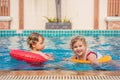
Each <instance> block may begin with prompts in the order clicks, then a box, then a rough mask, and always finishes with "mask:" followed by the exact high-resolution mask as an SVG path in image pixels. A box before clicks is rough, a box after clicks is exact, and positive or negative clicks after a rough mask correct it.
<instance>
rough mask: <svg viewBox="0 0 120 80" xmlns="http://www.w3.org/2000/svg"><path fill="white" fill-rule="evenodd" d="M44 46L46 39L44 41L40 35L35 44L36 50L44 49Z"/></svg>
mask: <svg viewBox="0 0 120 80" xmlns="http://www.w3.org/2000/svg"><path fill="white" fill-rule="evenodd" d="M44 46H45V45H44V41H43V39H42V37H39V38H38V41H37V42H36V44H34V45H33V48H34V50H36V51H39V50H42V49H44Z"/></svg>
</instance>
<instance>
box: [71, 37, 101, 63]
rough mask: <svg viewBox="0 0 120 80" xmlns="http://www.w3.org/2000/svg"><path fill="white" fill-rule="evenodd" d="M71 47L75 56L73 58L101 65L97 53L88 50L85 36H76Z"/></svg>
mask: <svg viewBox="0 0 120 80" xmlns="http://www.w3.org/2000/svg"><path fill="white" fill-rule="evenodd" d="M70 47H71V49H72V50H73V51H74V53H75V55H74V56H72V57H71V58H73V59H77V60H89V61H90V62H91V64H96V65H99V61H98V59H99V58H100V57H99V56H98V54H97V53H95V52H92V51H90V50H87V43H86V40H85V38H84V37H83V36H75V37H73V38H72V40H71V42H70Z"/></svg>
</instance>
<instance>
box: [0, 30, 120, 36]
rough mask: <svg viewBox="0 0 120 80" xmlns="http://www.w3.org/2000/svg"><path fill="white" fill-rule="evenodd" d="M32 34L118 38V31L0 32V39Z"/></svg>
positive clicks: (119, 33) (119, 34) (119, 31)
mask: <svg viewBox="0 0 120 80" xmlns="http://www.w3.org/2000/svg"><path fill="white" fill-rule="evenodd" d="M32 32H38V33H40V34H42V35H43V36H45V37H51V36H58V37H59V36H73V35H84V36H120V30H21V31H20V30H19V31H16V30H0V37H3V36H28V35H29V34H31V33H32Z"/></svg>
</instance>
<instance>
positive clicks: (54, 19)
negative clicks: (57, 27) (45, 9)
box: [45, 17, 57, 22]
mask: <svg viewBox="0 0 120 80" xmlns="http://www.w3.org/2000/svg"><path fill="white" fill-rule="evenodd" d="M45 18H46V19H47V20H48V22H57V18H48V17H45Z"/></svg>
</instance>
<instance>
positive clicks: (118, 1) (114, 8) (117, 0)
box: [108, 0, 120, 16]
mask: <svg viewBox="0 0 120 80" xmlns="http://www.w3.org/2000/svg"><path fill="white" fill-rule="evenodd" d="M108 16H120V0H108Z"/></svg>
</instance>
